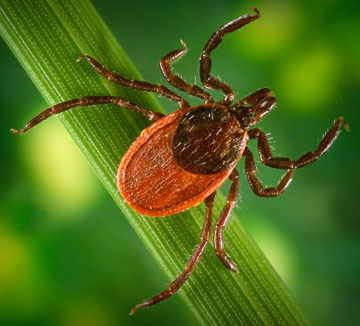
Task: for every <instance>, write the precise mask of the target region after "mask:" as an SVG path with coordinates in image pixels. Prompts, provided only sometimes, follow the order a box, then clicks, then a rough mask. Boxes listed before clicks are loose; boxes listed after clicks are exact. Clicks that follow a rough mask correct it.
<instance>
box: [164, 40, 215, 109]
mask: <svg viewBox="0 0 360 326" xmlns="http://www.w3.org/2000/svg"><path fill="white" fill-rule="evenodd" d="M180 42H181V44H182V45H183V47H184V48H183V49H181V50H174V51H172V52H170V53H169V54H167V55H166V56H164V57H163V58H162V59H161V60H160V69H161V71H162V73H163V75H164V77H165V78H166V80H167V81H168V82H169V83H170V84H171V85H172V86H174V87H176V88H178V89H180V90H182V91H184V92H187V93H189V94H190V95H192V96H196V97H199V98H201V99H203V100H205V103H211V102H214V100H213V99H212V98H211V95H210V94H209V93H207V92H205V91H204V90H202V89H201V88H200V87H198V86H196V85H189V84H187V83H185V82H184V81H183V80H182V79H181V78H180V77H179V76H176V75H174V74H173V73H172V72H171V67H170V64H171V63H172V62H173V61H175V60H177V59H179V58H180V57H182V56H183V55H184V54H185V53H186V52H187V48H186V44H185V42H183V41H180Z"/></svg>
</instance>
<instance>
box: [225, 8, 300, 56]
mask: <svg viewBox="0 0 360 326" xmlns="http://www.w3.org/2000/svg"><path fill="white" fill-rule="evenodd" d="M256 5H257V6H258V9H259V10H260V12H261V14H262V16H261V18H260V19H259V20H258V21H256V22H253V23H251V24H250V25H248V26H246V27H245V29H244V31H243V32H241V33H235V34H234V35H233V37H231V38H230V39H231V40H232V42H233V44H234V47H235V48H236V49H238V51H239V52H240V53H241V54H249V55H251V58H252V59H259V60H261V61H263V60H269V59H271V58H273V57H275V56H277V55H278V54H279V53H281V52H282V51H283V50H284V47H286V46H287V44H288V43H289V40H290V39H291V37H292V36H293V35H294V30H295V28H296V25H297V22H298V17H297V16H296V12H295V10H294V8H293V7H292V6H293V5H292V4H291V3H290V2H284V1H280V2H276V4H275V5H274V3H273V2H271V3H265V2H263V3H260V4H258V3H257V4H256ZM243 11H244V9H243V8H241V9H239V14H238V15H239V16H240V15H242V14H243Z"/></svg>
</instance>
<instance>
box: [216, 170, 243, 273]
mask: <svg viewBox="0 0 360 326" xmlns="http://www.w3.org/2000/svg"><path fill="white" fill-rule="evenodd" d="M229 179H230V180H231V181H232V184H231V187H230V191H229V194H228V197H227V201H226V205H225V207H224V208H223V210H222V211H221V213H220V216H219V218H218V220H217V221H216V225H215V232H214V249H215V252H216V254H217V256H218V257H219V259H220V260H221V261H222V262H223V264H224V265H225V266H226V268H227V269H229V270H231V271H233V272H234V273H238V272H239V271H238V269H237V268H236V266H235V264H234V263H233V261H232V260H231V259H230V258H229V256H228V255H227V254H226V253H225V251H224V240H223V234H222V232H223V230H224V229H225V227H226V225H227V223H228V221H229V218H230V215H231V212H232V210H233V208H234V207H235V205H236V202H237V196H238V193H239V173H238V172H237V171H236V170H235V169H234V170H233V172H232V173H231V174H230V177H229Z"/></svg>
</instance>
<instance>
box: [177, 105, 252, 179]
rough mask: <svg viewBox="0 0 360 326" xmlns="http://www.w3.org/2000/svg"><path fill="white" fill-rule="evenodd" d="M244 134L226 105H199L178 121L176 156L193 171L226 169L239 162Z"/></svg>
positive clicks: (209, 171) (221, 170) (199, 172)
mask: <svg viewBox="0 0 360 326" xmlns="http://www.w3.org/2000/svg"><path fill="white" fill-rule="evenodd" d="M244 135H245V134H244V131H243V130H242V128H241V126H240V124H239V122H238V120H237V119H236V118H235V117H234V116H233V115H231V114H230V113H229V111H228V109H227V108H226V107H222V106H219V105H218V106H215V105H213V104H210V105H204V106H198V107H195V108H194V109H191V110H190V111H188V112H187V113H186V114H184V116H183V118H182V119H181V121H180V122H179V125H178V128H177V130H176V133H175V135H174V138H173V142H172V150H173V155H174V158H175V160H176V162H177V163H178V164H179V165H180V166H181V167H182V168H183V169H185V170H186V171H188V172H190V173H194V174H213V173H219V172H224V171H226V170H228V169H229V168H230V167H231V166H232V165H233V164H234V163H235V162H236V161H237V159H238V157H239V152H240V150H241V149H242V148H243V146H242V145H243V144H244V141H245V137H244Z"/></svg>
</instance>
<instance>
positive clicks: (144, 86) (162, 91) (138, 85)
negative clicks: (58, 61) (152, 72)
mask: <svg viewBox="0 0 360 326" xmlns="http://www.w3.org/2000/svg"><path fill="white" fill-rule="evenodd" d="M83 58H84V59H86V60H87V61H88V62H89V64H90V66H91V67H92V68H93V69H94V70H95V71H97V72H98V73H99V74H100V75H102V76H103V77H105V78H106V79H107V80H109V81H110V82H113V83H116V84H119V85H122V86H127V87H130V88H132V89H136V90H139V91H144V92H153V93H157V94H159V95H160V96H164V97H166V98H168V99H170V100H172V101H175V102H176V103H177V104H178V106H179V108H180V109H181V108H187V107H189V103H188V102H187V101H186V100H184V99H183V98H182V97H181V96H179V95H177V94H175V93H174V92H173V91H171V90H170V89H168V88H167V87H165V86H162V85H154V84H151V83H148V82H146V81H142V80H136V79H128V78H126V77H123V76H120V75H117V74H115V73H113V72H112V71H110V70H108V69H107V68H105V67H104V66H103V65H102V64H101V63H100V62H98V61H97V60H95V59H94V58H93V57H91V56H89V55H82V56H80V57H79V58H78V59H77V61H80V60H81V59H83Z"/></svg>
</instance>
